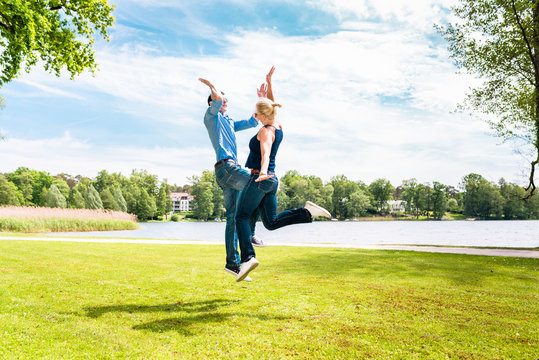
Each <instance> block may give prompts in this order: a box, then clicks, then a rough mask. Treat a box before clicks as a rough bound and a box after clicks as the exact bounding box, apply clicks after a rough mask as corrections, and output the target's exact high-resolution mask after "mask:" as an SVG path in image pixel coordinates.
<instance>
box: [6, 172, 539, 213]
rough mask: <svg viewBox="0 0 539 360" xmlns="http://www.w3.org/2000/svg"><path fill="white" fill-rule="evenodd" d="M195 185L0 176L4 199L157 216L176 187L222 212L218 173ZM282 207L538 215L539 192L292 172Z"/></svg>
mask: <svg viewBox="0 0 539 360" xmlns="http://www.w3.org/2000/svg"><path fill="white" fill-rule="evenodd" d="M188 180H189V183H190V184H186V185H183V186H177V185H169V184H168V183H167V182H166V180H164V181H161V182H159V181H158V177H157V176H156V175H152V174H148V173H147V172H146V171H145V170H133V171H132V173H131V175H130V176H129V177H126V176H123V175H122V174H120V173H112V174H109V173H108V172H107V171H105V170H102V171H101V172H99V174H98V175H97V177H96V178H95V179H90V178H87V177H83V176H80V175H78V176H71V175H68V174H58V175H55V176H52V175H50V174H49V173H47V172H44V171H36V170H30V169H28V168H24V167H21V168H19V169H17V170H16V171H14V172H12V173H5V174H0V205H15V206H47V207H61V208H75V209H77V208H79V209H82V208H86V209H110V210H117V211H125V212H128V213H131V214H135V215H137V217H138V219H139V220H148V219H157V218H158V217H161V216H166V215H165V214H168V213H170V212H171V211H172V201H171V199H170V193H171V192H172V191H181V192H187V193H190V194H191V195H193V196H194V198H195V199H194V201H193V203H192V207H193V212H192V214H190V217H194V218H198V219H204V220H207V219H212V218H223V217H224V216H225V208H224V202H223V192H222V191H221V189H220V188H219V186H218V185H217V182H216V181H215V174H214V172H213V171H209V170H206V171H203V172H202V174H201V175H194V176H192V177H190V178H189V179H188ZM279 181H280V187H279V191H278V193H277V197H278V204H279V210H280V211H282V210H285V209H290V208H296V207H300V206H303V205H305V202H306V201H307V200H310V201H313V202H315V203H317V204H319V205H321V206H323V207H324V208H326V209H328V210H329V211H330V213H331V214H332V216H333V217H335V218H338V219H351V218H356V217H366V216H388V215H392V216H395V217H410V218H412V217H413V218H432V219H442V218H444V216H447V215H448V214H461V216H462V217H473V218H480V219H539V196H537V195H536V196H533V197H532V198H531V199H529V200H528V201H524V200H522V199H523V198H524V197H525V195H526V192H525V190H524V189H523V188H522V187H520V186H518V185H516V184H513V183H508V182H507V181H505V180H504V179H500V180H499V181H498V182H497V183H494V182H490V181H488V180H486V179H485V178H483V177H482V176H481V175H479V174H473V173H472V174H468V175H466V176H464V177H463V178H462V181H461V183H460V184H459V186H458V188H455V187H453V186H451V185H445V184H442V183H440V182H436V181H434V182H432V183H420V182H418V181H417V180H415V179H409V180H404V181H403V182H402V183H401V184H400V185H398V186H396V187H395V186H393V185H392V184H391V183H390V182H389V181H388V180H386V179H377V180H375V181H373V182H372V183H370V184H366V183H364V182H362V181H353V180H349V179H348V178H347V177H346V176H344V175H339V176H334V177H332V178H331V179H330V181H328V182H326V183H324V182H323V181H322V180H321V179H320V178H319V177H317V176H313V175H302V174H300V173H299V172H297V171H289V172H287V173H286V174H285V175H284V176H283V177H281V178H280V179H279Z"/></svg>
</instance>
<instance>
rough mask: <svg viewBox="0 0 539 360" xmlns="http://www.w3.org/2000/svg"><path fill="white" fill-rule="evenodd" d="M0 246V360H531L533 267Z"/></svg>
mask: <svg viewBox="0 0 539 360" xmlns="http://www.w3.org/2000/svg"><path fill="white" fill-rule="evenodd" d="M257 258H258V259H259V260H260V262H261V264H260V266H259V267H258V268H257V269H256V270H255V271H254V272H253V273H252V277H253V279H254V280H253V282H252V283H245V282H242V283H236V282H235V281H234V279H233V277H232V276H230V275H228V274H226V273H225V272H224V271H223V270H222V267H223V265H224V264H223V260H224V249H223V247H222V246H194V245H182V246H176V245H151V244H150V245H147V244H144V245H140V244H137V245H134V244H91V243H72V242H34V241H32V242H28V241H18V240H3V241H0V354H2V359H36V358H39V359H59V358H68V359H110V358H117V359H123V358H129V359H150V358H151V359H208V358H220V359H236V358H241V359H281V358H294V359H362V358H371V357H372V358H395V359H409V358H410V359H425V358H431V359H440V358H446V357H450V358H463V359H537V353H538V352H539V348H538V332H537V328H538V325H539V324H538V320H539V287H538V283H539V281H538V280H539V279H538V265H539V260H538V259H526V258H502V257H485V256H467V255H454V254H433V253H414V252H399V251H373V250H355V249H328V248H288V247H267V248H263V249H257Z"/></svg>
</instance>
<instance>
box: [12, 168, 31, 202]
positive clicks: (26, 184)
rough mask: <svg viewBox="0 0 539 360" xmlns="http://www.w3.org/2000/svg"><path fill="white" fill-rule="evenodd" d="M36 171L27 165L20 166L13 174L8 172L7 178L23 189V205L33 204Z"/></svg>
mask: <svg viewBox="0 0 539 360" xmlns="http://www.w3.org/2000/svg"><path fill="white" fill-rule="evenodd" d="M34 173H36V172H35V171H33V170H30V169H28V168H25V167H20V168H18V169H17V170H15V171H14V172H12V173H11V174H8V176H7V178H8V180H9V181H11V182H12V183H14V184H15V185H16V186H17V188H18V189H19V190H20V191H21V193H22V196H23V200H24V201H23V203H22V205H26V206H28V205H32V204H33V202H32V198H33V195H32V194H33V191H34V188H33V183H34Z"/></svg>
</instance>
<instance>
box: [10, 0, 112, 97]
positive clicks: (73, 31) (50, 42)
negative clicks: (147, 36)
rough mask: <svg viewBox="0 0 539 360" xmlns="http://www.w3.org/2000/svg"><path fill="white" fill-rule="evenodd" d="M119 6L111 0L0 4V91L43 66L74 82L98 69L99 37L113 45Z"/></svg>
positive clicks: (23, 1) (21, 1)
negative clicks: (111, 32) (111, 38)
mask: <svg viewBox="0 0 539 360" xmlns="http://www.w3.org/2000/svg"><path fill="white" fill-rule="evenodd" d="M113 9H114V6H111V5H109V4H108V2H107V0H42V1H28V0H3V1H2V2H0V51H1V53H0V68H1V69H2V70H1V73H0V87H1V86H2V85H3V84H5V83H7V82H9V81H11V80H13V79H14V78H16V77H17V76H18V75H19V74H20V70H21V69H23V68H24V69H25V70H26V71H27V72H28V71H30V69H31V68H32V67H33V66H35V65H36V64H37V63H38V62H41V63H42V64H43V66H44V68H45V70H47V71H49V72H52V73H54V74H55V75H57V76H59V75H60V72H61V70H62V68H66V69H67V71H68V72H69V73H70V74H71V78H74V77H75V76H76V75H79V74H80V73H82V72H83V71H84V70H85V69H89V70H90V71H91V72H94V71H95V70H96V67H97V64H96V61H95V57H94V49H93V45H94V43H95V38H94V37H95V34H96V33H97V34H99V35H100V36H102V37H103V38H104V39H107V40H108V35H107V29H108V28H109V27H111V26H112V25H113V23H114V17H113V16H112V11H113Z"/></svg>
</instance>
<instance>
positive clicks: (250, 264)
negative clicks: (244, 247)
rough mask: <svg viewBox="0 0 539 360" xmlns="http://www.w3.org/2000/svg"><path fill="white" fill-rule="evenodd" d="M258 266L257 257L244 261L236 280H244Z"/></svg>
mask: <svg viewBox="0 0 539 360" xmlns="http://www.w3.org/2000/svg"><path fill="white" fill-rule="evenodd" d="M257 266H258V260H257V259H256V258H254V257H253V258H251V259H250V260H249V261H247V262H244V263H243V264H241V266H240V272H239V273H238V276H236V281H242V280H244V279H245V278H246V277H247V274H249V273H250V272H251V271H253V270H254V269H255V268H256V267H257Z"/></svg>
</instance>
